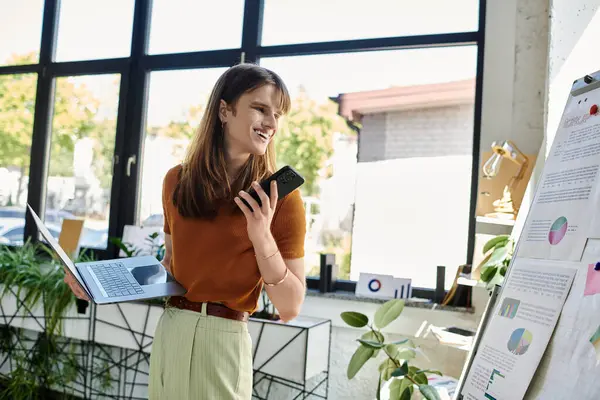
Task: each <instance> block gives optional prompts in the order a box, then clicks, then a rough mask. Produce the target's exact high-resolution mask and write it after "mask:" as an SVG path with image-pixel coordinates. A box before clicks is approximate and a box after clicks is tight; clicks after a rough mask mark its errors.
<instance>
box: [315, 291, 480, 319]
mask: <svg viewBox="0 0 600 400" xmlns="http://www.w3.org/2000/svg"><path fill="white" fill-rule="evenodd" d="M306 295H307V296H310V297H320V298H325V299H335V300H347V301H359V302H363V303H375V304H383V303H385V302H386V301H388V299H376V298H371V297H363V296H357V295H356V294H354V293H352V292H344V291H335V292H328V293H321V292H319V291H318V290H314V289H308V290H307V291H306ZM404 306H405V307H413V308H421V309H426V310H432V311H433V310H436V311H451V312H459V313H465V314H474V313H475V308H473V307H471V308H467V307H456V306H449V305H441V304H437V303H434V302H432V301H430V300H407V301H406V302H405V304H404Z"/></svg>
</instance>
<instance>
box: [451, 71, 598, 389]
mask: <svg viewBox="0 0 600 400" xmlns="http://www.w3.org/2000/svg"><path fill="white" fill-rule="evenodd" d="M594 105H597V106H600V71H597V72H595V73H593V74H590V75H586V76H585V77H582V78H579V79H577V80H575V81H574V83H573V85H572V88H571V91H570V94H569V98H568V100H567V103H566V106H565V109H564V112H563V116H562V119H561V124H560V127H559V130H558V132H557V135H556V137H555V140H554V142H553V144H552V148H551V150H550V153H549V155H548V159H547V160H546V164H545V166H544V171H542V177H541V179H540V182H539V184H538V187H537V189H536V191H535V197H534V199H533V201H532V205H531V207H530V209H529V211H528V213H527V215H526V216H523V215H520V218H523V217H525V218H526V220H525V225H524V228H523V231H522V232H521V234H520V237H519V240H518V241H517V245H516V248H515V253H514V256H513V258H512V260H511V263H510V266H509V268H508V271H507V273H506V276H505V280H504V282H505V283H504V285H503V287H502V288H499V287H497V288H496V290H495V291H494V293H493V294H492V296H491V298H490V302H489V304H488V306H487V308H486V311H485V313H484V316H483V317H482V320H481V322H480V327H479V329H478V331H477V335H476V337H475V340H474V343H473V349H472V350H471V353H470V354H469V356H468V358H467V361H466V363H465V367H464V370H463V373H462V376H461V378H460V381H459V384H458V388H457V391H456V396H455V400H466V399H474V398H477V399H478V398H481V399H483V400H486V399H496V400H512V399H516V400H518V399H521V398H525V399H528V400H529V399H535V400H542V399H543V400H545V399H600V361H599V360H600V342H599V343H597V344H596V346H594V344H592V343H591V342H590V338H591V337H592V336H593V335H594V333H595V332H597V330H598V328H599V327H600V283H599V282H600V271H594V268H593V266H594V264H595V263H596V262H599V261H600V188H599V186H600V185H599V184H598V181H599V178H598V175H599V174H600V112H598V111H597V112H596V113H593V112H592V110H594V108H593V106H594ZM561 163H562V164H561ZM561 165H562V167H564V168H556V167H557V166H561ZM553 168H554V170H553ZM550 217H551V218H550ZM567 221H568V222H567ZM523 264H528V266H529V267H530V268H534V267H535V268H537V269H536V271H544V269H546V268H547V269H548V270H552V269H553V268H558V267H562V268H564V269H568V270H570V271H571V272H572V273H573V275H574V278H572V279H573V281H572V284H570V283H569V288H568V289H567V292H566V294H563V299H562V300H561V301H564V304H563V303H561V304H562V305H561V308H560V310H559V311H558V316H556V318H558V319H557V320H555V322H554V324H552V327H553V328H552V329H551V331H550V335H551V336H550V337H549V338H547V339H545V338H543V337H542V338H541V339H540V335H536V334H534V335H533V339H532V338H531V332H528V331H527V329H528V328H525V329H522V330H521V331H520V332H519V333H521V334H522V332H523V331H524V332H527V333H529V335H527V336H526V335H522V336H521V337H519V339H521V341H520V342H519V345H518V346H516V347H518V348H515V345H514V343H513V344H512V345H511V343H510V340H509V341H508V343H504V342H502V343H500V344H498V346H497V348H496V349H495V351H498V352H500V353H502V352H504V353H506V354H504V355H502V354H500V355H499V359H500V357H506V358H505V359H504V360H512V361H514V362H515V363H523V362H527V357H529V356H533V355H535V352H534V351H533V350H532V351H530V352H529V353H528V352H527V351H528V348H529V346H530V345H531V343H533V342H535V341H536V339H538V340H539V343H542V342H544V340H547V344H546V345H545V346H544V348H543V354H542V355H541V356H540V357H541V359H540V361H539V363H536V364H535V367H534V371H533V377H532V378H531V380H529V379H527V382H526V385H527V386H526V387H527V390H526V392H525V393H524V395H516V394H514V393H511V392H510V391H503V392H502V396H501V397H493V396H492V395H489V394H488V393H487V392H486V393H485V395H479V396H474V395H473V391H472V389H470V388H472V387H473V386H474V380H475V378H474V374H473V371H472V370H473V368H474V365H476V366H477V367H480V366H481V365H482V364H485V363H486V362H487V363H488V364H487V365H490V364H491V362H492V361H493V360H491V359H490V358H489V357H488V358H484V356H483V355H482V353H483V352H484V350H483V349H482V343H490V338H491V337H493V336H494V335H497V334H498V332H497V329H496V328H497V327H498V326H499V325H498V324H500V323H504V322H503V321H501V320H502V317H505V318H514V317H515V315H516V314H517V313H519V312H520V311H519V310H518V308H517V309H516V310H515V309H513V304H511V302H510V301H505V302H504V303H506V304H502V299H503V298H504V299H505V300H506V299H507V297H506V296H503V295H504V294H505V292H508V291H510V290H511V289H510V288H508V289H507V286H510V284H511V283H512V282H515V279H517V278H516V276H515V274H517V273H520V272H522V271H521V269H520V268H523V267H522V265H523ZM515 265H516V266H515ZM596 272H597V273H598V277H596V276H595V275H594V274H595V273H596ZM590 277H592V281H590ZM595 278H598V280H597V282H596V283H594V282H593V279H595ZM536 294H539V293H537V292H536ZM544 295H547V294H544ZM556 297H557V298H558V297H559V295H558V294H557V295H556ZM509 300H510V299H509ZM551 300H553V299H550V298H549V301H551ZM521 310H526V308H521ZM550 319H551V318H548V321H550ZM497 321H500V322H497ZM494 323H496V325H493V326H494V329H491V328H490V329H488V328H489V327H490V326H491V325H492V324H494ZM519 323H520V324H521V325H523V326H527V325H526V324H527V321H526V320H524V319H523V320H521V321H520V322H519ZM548 326H550V324H548ZM515 332H517V330H515ZM542 336H543V335H542ZM531 346H533V345H531ZM487 347H489V346H487ZM597 350H598V353H597ZM482 358H484V360H483V361H482ZM529 361H531V360H529ZM511 368H512V367H511ZM498 369H499V370H501V369H502V368H501V367H498ZM496 372H497V371H496V370H494V374H496ZM511 378H512V379H515V377H511ZM493 379H494V376H493V374H492V375H491V376H490V381H488V382H478V383H480V384H485V385H487V386H489V385H490V382H491V381H492V380H493ZM496 379H499V380H502V379H506V376H503V375H502V373H501V372H499V373H498V374H497V375H496ZM523 379H525V378H523ZM521 383H523V382H521ZM469 387H470V388H469Z"/></svg>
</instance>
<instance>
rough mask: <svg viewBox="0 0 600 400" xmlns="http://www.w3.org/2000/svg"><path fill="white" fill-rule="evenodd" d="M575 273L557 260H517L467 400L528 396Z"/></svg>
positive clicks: (468, 381) (470, 377) (486, 336)
mask: <svg viewBox="0 0 600 400" xmlns="http://www.w3.org/2000/svg"><path fill="white" fill-rule="evenodd" d="M575 273H576V269H575V267H562V266H560V263H557V262H551V261H543V260H531V259H529V260H528V259H518V260H515V261H514V263H513V267H512V268H511V272H510V275H509V276H508V279H507V281H506V283H505V287H504V290H503V291H502V294H501V296H500V297H499V298H498V301H497V303H496V305H495V306H494V312H493V315H492V316H491V317H490V321H489V323H488V325H487V328H486V330H485V333H484V337H483V339H482V340H481V343H480V345H479V348H478V351H477V354H476V355H475V358H474V360H473V365H472V366H471V368H470V370H469V374H468V375H467V379H466V380H465V385H464V388H463V390H462V394H463V396H464V399H465V400H475V399H476V400H481V399H489V400H515V399H522V398H523V396H524V395H525V392H526V391H527V388H528V386H529V383H530V382H531V379H532V377H533V374H534V373H535V371H536V369H537V366H538V364H539V362H540V359H541V358H542V355H543V354H544V351H545V350H546V346H547V345H548V342H549V340H550V337H551V336H552V332H553V330H554V327H555V325H556V321H557V320H558V317H559V315H560V312H561V309H562V307H563V305H564V302H565V299H566V297H567V295H568V293H569V289H570V287H571V284H572V283H573V278H574V276H575Z"/></svg>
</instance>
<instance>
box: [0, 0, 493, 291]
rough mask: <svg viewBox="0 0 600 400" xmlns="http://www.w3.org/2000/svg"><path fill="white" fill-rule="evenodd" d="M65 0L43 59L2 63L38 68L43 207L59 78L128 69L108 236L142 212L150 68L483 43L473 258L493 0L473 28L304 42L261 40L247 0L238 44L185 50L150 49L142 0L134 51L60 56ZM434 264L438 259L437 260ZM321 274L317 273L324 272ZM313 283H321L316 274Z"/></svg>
mask: <svg viewBox="0 0 600 400" xmlns="http://www.w3.org/2000/svg"><path fill="white" fill-rule="evenodd" d="M60 1H61V0H45V5H44V12H43V22H42V34H41V43H40V58H39V63H38V64H34V65H15V66H2V67H0V75H2V74H24V73H35V74H37V77H38V79H37V89H36V104H35V116H34V127H33V135H32V145H31V165H30V171H29V187H28V197H27V201H28V202H29V204H30V205H31V206H32V208H33V209H34V210H35V211H36V212H37V213H38V214H39V215H43V211H44V203H45V198H46V183H47V175H48V165H49V155H50V142H51V136H50V135H51V121H52V115H51V114H52V108H53V100H54V88H55V79H56V78H57V77H65V76H76V75H95V74H106V73H116V74H119V75H120V77H121V81H120V82H121V83H120V91H119V106H118V116H117V128H116V139H115V140H116V141H115V153H114V154H115V157H114V168H113V171H114V174H113V178H112V193H111V199H110V200H111V207H110V217H109V231H108V234H109V236H114V237H120V236H122V233H123V227H124V226H125V225H128V224H133V223H134V221H135V220H136V212H137V200H138V194H139V186H140V180H141V179H140V178H141V176H140V175H141V174H140V168H139V165H140V162H139V160H141V159H142V157H143V154H142V153H143V139H144V129H143V124H144V122H143V121H145V113H146V103H147V102H146V100H147V96H148V76H149V73H150V72H151V71H166V70H178V69H191V68H211V67H228V66H231V65H234V64H236V63H239V62H240V61H245V62H254V63H257V62H258V63H259V62H260V58H261V57H274V56H278V57H284V56H300V55H316V54H334V53H336V54H341V53H349V52H368V51H380V50H402V49H415V48H435V47H450V46H472V45H475V46H477V47H478V55H477V72H476V90H475V112H474V125H473V126H474V129H473V162H472V175H471V195H470V200H471V204H470V210H469V230H468V235H469V237H468V246H467V252H466V255H465V258H466V263H467V264H470V263H472V258H473V251H474V246H475V222H476V220H475V216H476V215H475V210H476V203H477V186H478V177H479V172H478V170H479V157H480V151H479V147H480V121H481V103H482V86H483V85H482V83H483V54H484V51H483V50H484V43H485V13H486V0H480V1H479V27H478V30H477V31H473V32H458V33H449V34H434V35H417V36H398V37H385V38H375V39H357V40H345V41H329V42H318V43H300V44H289V45H277V46H262V45H261V36H262V20H263V14H264V7H265V0H246V1H245V5H244V17H243V29H242V40H241V46H240V47H239V48H237V49H223V50H211V51H196V52H186V53H178V54H159V55H149V54H147V49H148V43H149V34H150V19H151V12H152V11H151V10H152V0H135V9H134V18H133V27H132V40H131V52H130V56H129V57H124V58H114V59H101V60H89V61H71V62H56V61H54V60H55V57H54V56H55V53H56V42H57V31H58V21H59V13H60ZM130 158H131V160H134V161H136V162H135V164H133V166H134V167H133V168H132V169H131V174H129V175H128V174H127V173H126V164H127V162H126V160H128V159H130ZM30 237H33V238H36V237H37V229H36V227H35V224H34V222H33V220H32V219H31V216H29V215H27V217H26V225H25V238H30ZM117 252H118V249H117V248H116V246H114V245H113V244H109V245H108V248H107V249H106V250H104V251H96V253H97V255H98V256H99V257H100V258H109V257H115V256H116V254H117ZM433 267H434V266H432V268H433ZM317 279H318V278H317ZM339 284H340V285H341V286H340V287H341V288H342V289H347V290H350V291H353V290H354V286H355V282H351V281H347V282H340V283H339ZM308 285H309V287H317V286H318V282H315V279H314V278H309V279H308ZM415 295H419V297H428V298H431V299H433V296H434V291H433V289H422V290H419V289H418V288H416V289H415Z"/></svg>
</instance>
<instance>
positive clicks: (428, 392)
mask: <svg viewBox="0 0 600 400" xmlns="http://www.w3.org/2000/svg"><path fill="white" fill-rule="evenodd" d="M419 392H421V394H422V395H423V397H425V398H426V399H427V400H442V399H441V398H440V395H439V394H438V392H437V390H435V388H434V387H433V386H429V385H419Z"/></svg>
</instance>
